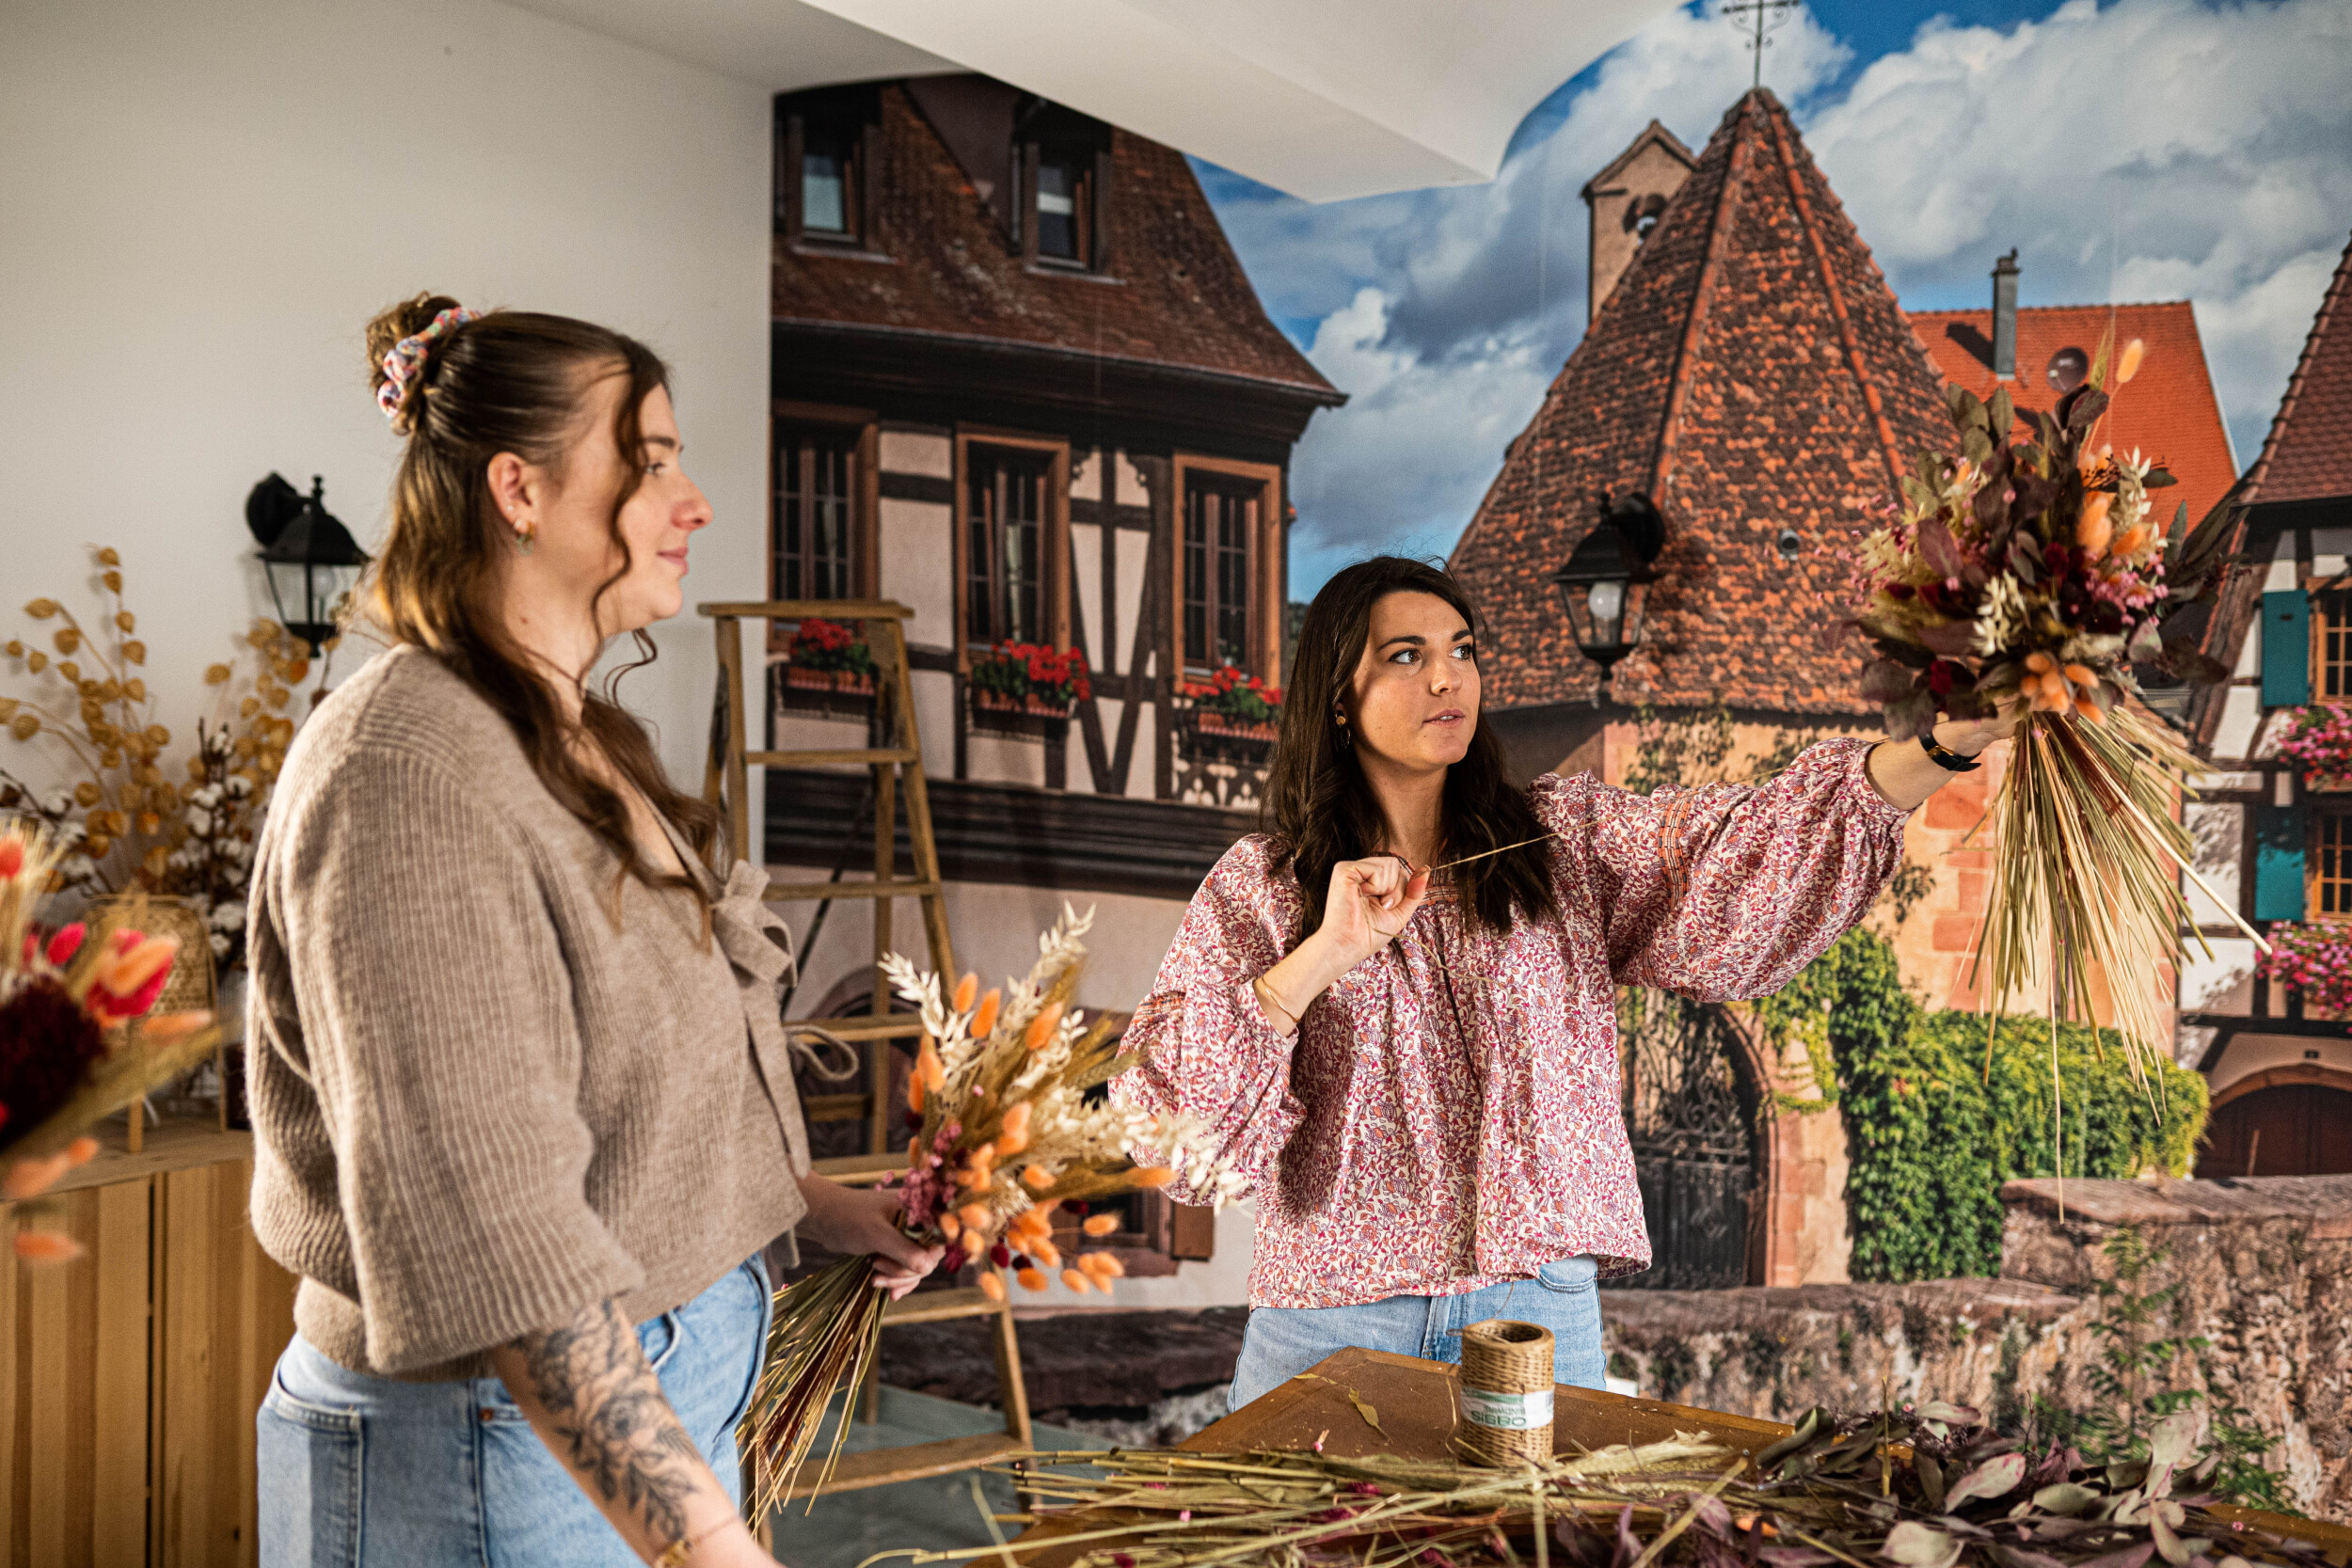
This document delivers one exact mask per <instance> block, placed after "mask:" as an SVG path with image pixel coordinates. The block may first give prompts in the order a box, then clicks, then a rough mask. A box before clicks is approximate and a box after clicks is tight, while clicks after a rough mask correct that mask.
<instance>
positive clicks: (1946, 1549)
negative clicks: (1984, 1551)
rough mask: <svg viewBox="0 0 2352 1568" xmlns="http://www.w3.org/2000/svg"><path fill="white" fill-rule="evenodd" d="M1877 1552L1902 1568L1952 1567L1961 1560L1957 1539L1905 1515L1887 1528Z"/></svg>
mask: <svg viewBox="0 0 2352 1568" xmlns="http://www.w3.org/2000/svg"><path fill="white" fill-rule="evenodd" d="M1880 1555H1881V1556H1883V1557H1885V1558H1888V1559H1890V1560H1894V1561H1896V1562H1899V1563H1902V1564H1904V1568H1951V1565H1952V1564H1953V1563H1955V1562H1958V1561H1959V1560H1960V1542H1959V1541H1958V1540H1957V1539H1955V1538H1954V1537H1952V1536H1949V1535H1947V1534H1945V1533H1944V1532H1943V1531H1942V1530H1940V1529H1937V1528H1934V1527H1933V1526H1931V1525H1923V1524H1921V1523H1919V1522H1918V1521H1917V1520H1915V1519H1905V1520H1904V1521H1903V1522H1902V1523H1901V1524H1899V1525H1897V1526H1896V1527H1895V1528H1893V1529H1890V1530H1888V1531H1887V1532H1886V1544H1885V1546H1884V1547H1883V1548H1882V1549H1881V1553H1880Z"/></svg>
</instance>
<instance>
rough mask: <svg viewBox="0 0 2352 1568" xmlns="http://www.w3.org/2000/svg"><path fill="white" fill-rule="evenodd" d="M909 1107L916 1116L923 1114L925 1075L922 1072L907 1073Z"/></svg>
mask: <svg viewBox="0 0 2352 1568" xmlns="http://www.w3.org/2000/svg"><path fill="white" fill-rule="evenodd" d="M907 1109H908V1110H910V1111H913V1112H914V1114H915V1115H916V1116H921V1115H922V1114H923V1075H922V1073H920V1072H910V1073H908V1074H907Z"/></svg>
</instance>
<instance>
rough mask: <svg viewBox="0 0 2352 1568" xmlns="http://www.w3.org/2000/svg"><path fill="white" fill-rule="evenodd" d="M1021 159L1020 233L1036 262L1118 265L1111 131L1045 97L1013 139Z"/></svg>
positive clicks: (1086, 268) (1093, 267)
mask: <svg viewBox="0 0 2352 1568" xmlns="http://www.w3.org/2000/svg"><path fill="white" fill-rule="evenodd" d="M1013 148H1014V155H1015V157H1016V158H1017V159H1018V160H1019V167H1018V170H1017V173H1018V175H1019V181H1018V183H1017V185H1016V187H1015V188H1016V190H1017V191H1018V193H1019V200H1018V202H1017V203H1016V204H1015V206H1014V209H1013V214H1014V231H1015V233H1014V237H1015V238H1016V239H1018V240H1019V241H1020V242H1021V255H1022V259H1023V260H1024V261H1027V262H1029V263H1030V264H1031V265H1041V266H1045V267H1049V268H1067V269H1069V270H1072V271H1076V272H1094V273H1099V272H1104V271H1107V270H1108V268H1109V263H1110V223H1109V204H1108V198H1109V195H1110V179H1111V130H1110V127H1109V126H1107V125H1105V124H1104V123H1103V122H1102V121H1101V120H1099V119H1089V118H1087V117H1086V116H1084V115H1080V114H1076V113H1073V111H1071V110H1068V109H1065V108H1063V107H1061V106H1060V105H1059V104H1057V103H1042V102H1039V103H1035V104H1033V105H1032V107H1031V108H1030V109H1029V110H1028V111H1027V112H1026V113H1025V115H1024V116H1023V117H1022V118H1021V119H1020V122H1019V125H1018V128H1017V129H1016V131H1015V133H1014V138H1013Z"/></svg>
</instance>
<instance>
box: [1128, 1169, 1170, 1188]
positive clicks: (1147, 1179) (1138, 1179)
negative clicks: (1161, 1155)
mask: <svg viewBox="0 0 2352 1568" xmlns="http://www.w3.org/2000/svg"><path fill="white" fill-rule="evenodd" d="M1133 1180H1134V1181H1135V1184H1136V1186H1138V1187H1165V1186H1167V1185H1168V1183H1169V1182H1170V1181H1173V1180H1176V1173H1175V1172H1174V1171H1173V1170H1171V1169H1169V1168H1168V1166H1166V1165H1137V1166H1136V1170H1135V1175H1134V1177H1133Z"/></svg>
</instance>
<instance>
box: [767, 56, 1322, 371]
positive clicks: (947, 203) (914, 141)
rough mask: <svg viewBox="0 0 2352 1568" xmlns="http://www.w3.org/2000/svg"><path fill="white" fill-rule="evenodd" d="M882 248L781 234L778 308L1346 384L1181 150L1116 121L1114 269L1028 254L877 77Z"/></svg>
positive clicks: (794, 315)
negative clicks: (1299, 334)
mask: <svg viewBox="0 0 2352 1568" xmlns="http://www.w3.org/2000/svg"><path fill="white" fill-rule="evenodd" d="M881 100H882V166H881V178H880V181H879V183H880V185H881V192H880V196H879V199H878V202H877V207H878V212H877V214H876V216H877V219H878V223H877V243H876V246H875V248H876V249H878V250H880V251H882V252H883V253H885V254H887V255H888V256H889V257H890V258H891V260H890V261H873V260H862V259H860V258H858V257H856V256H850V255H838V254H830V255H829V254H825V253H823V252H821V251H820V250H818V247H816V246H812V245H790V244H788V243H787V242H786V241H785V240H784V239H783V238H782V237H781V236H779V237H778V238H777V240H776V241H775V246H774V268H773V272H772V282H771V307H772V309H773V313H774V316H775V319H776V320H778V321H804V322H823V323H830V324H854V325H868V326H886V327H892V328H896V329H898V330H900V331H909V330H912V331H923V332H937V333H944V334H951V335H954V336H958V337H966V338H974V337H977V338H986V339H992V340H996V341H1007V340H1009V341H1019V342H1029V343H1036V344H1038V345H1040V346H1042V347H1049V348H1054V349H1058V350H1062V351H1069V350H1073V349H1075V350H1080V351H1083V352H1087V353H1092V354H1099V355H1102V356H1106V357H1111V358H1123V359H1130V360H1137V361H1143V362H1147V363H1153V364H1164V365H1174V366H1181V367H1184V368H1186V369H1190V370H1200V371H1210V372H1217V373H1222V374H1227V375H1236V376H1246V377H1248V378H1250V379H1253V380H1260V381H1272V382H1280V383H1286V384H1289V385H1293V386H1299V387H1305V388H1314V389H1317V390H1320V391H1322V392H1325V393H1327V394H1329V397H1330V401H1331V402H1334V403H1337V402H1339V401H1341V400H1340V397H1339V394H1338V393H1337V392H1335V391H1333V390H1332V388H1331V384H1330V383H1329V382H1327V381H1326V380H1325V379H1324V378H1323V376H1322V374H1321V373H1320V372H1317V371H1316V370H1315V368H1314V366H1312V365H1311V364H1310V363H1308V361H1307V356H1305V355H1303V354H1301V353H1299V352H1298V350H1297V349H1296V348H1295V346H1293V344H1292V343H1291V341H1290V340H1289V339H1287V338H1285V337H1283V336H1282V334H1281V332H1280V331H1279V330H1278V329H1277V328H1276V327H1275V325H1274V324H1273V323H1272V322H1271V321H1269V320H1268V319H1267V318H1266V314H1265V310H1264V309H1263V306H1261V305H1260V303H1259V301H1258V295H1257V292H1256V291H1255V290H1254V289H1252V288H1251V287H1250V283H1249V279H1248V276H1247V275H1246V274H1245V273H1244V272H1243V271H1242V268H1241V262H1240V261H1238V260H1236V259H1235V257H1234V255H1233V252H1232V246H1231V245H1228V244H1227V243H1226V240H1225V231H1224V230H1223V229H1221V228H1220V227H1219V226H1218V224H1217V221H1216V214H1215V213H1214V212H1212V211H1211V210H1210V207H1209V203H1208V198H1206V197H1204V196H1203V195H1202V194H1201V192H1200V182H1199V181H1197V180H1195V179H1194V178H1193V173H1192V168H1191V166H1189V165H1188V164H1186V163H1185V162H1184V158H1183V156H1182V155H1181V154H1179V153H1177V152H1175V151H1173V150H1170V149H1168V148H1166V147H1162V146H1160V145H1159V144H1158V143H1157V142H1152V141H1147V140H1145V139H1144V138H1143V137H1141V136H1137V135H1130V134H1129V133H1127V132H1125V131H1116V130H1115V131H1114V132H1113V133H1112V150H1111V157H1112V171H1111V197H1110V220H1111V246H1110V268H1109V272H1110V277H1107V278H1101V277H1083V276H1079V277H1073V276H1069V275H1066V274H1064V275H1056V274H1053V273H1050V272H1046V271H1044V270H1042V269H1040V270H1034V271H1033V270H1031V269H1030V268H1028V267H1027V266H1025V264H1024V263H1023V261H1022V259H1021V254H1020V252H1019V250H1018V249H1016V248H1015V247H1014V246H1013V245H1011V244H1010V242H1009V240H1008V239H1007V237H1006V234H1005V230H1004V228H1003V226H1002V225H1001V224H999V223H997V222H996V221H994V220H993V217H992V216H991V215H990V214H989V212H988V210H987V208H986V207H985V206H984V205H983V203H982V201H981V199H980V198H979V195H978V194H977V192H976V191H975V190H974V189H973V186H972V182H971V180H970V178H969V177H968V176H967V175H966V174H965V173H964V171H963V168H962V166H961V165H959V164H958V163H957V162H956V159H955V157H954V155H953V154H952V153H950V152H949V150H948V149H947V146H946V143H945V142H943V141H942V140H941V139H940V137H939V135H938V134H937V133H936V132H935V131H934V130H933V129H932V128H931V125H930V121H929V120H927V119H924V118H923V116H922V114H921V112H920V111H918V110H917V109H916V108H915V106H914V103H913V102H912V101H911V100H910V99H909V98H908V96H907V94H906V93H905V91H904V90H903V89H901V88H899V87H896V86H890V87H883V88H882V93H881Z"/></svg>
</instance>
